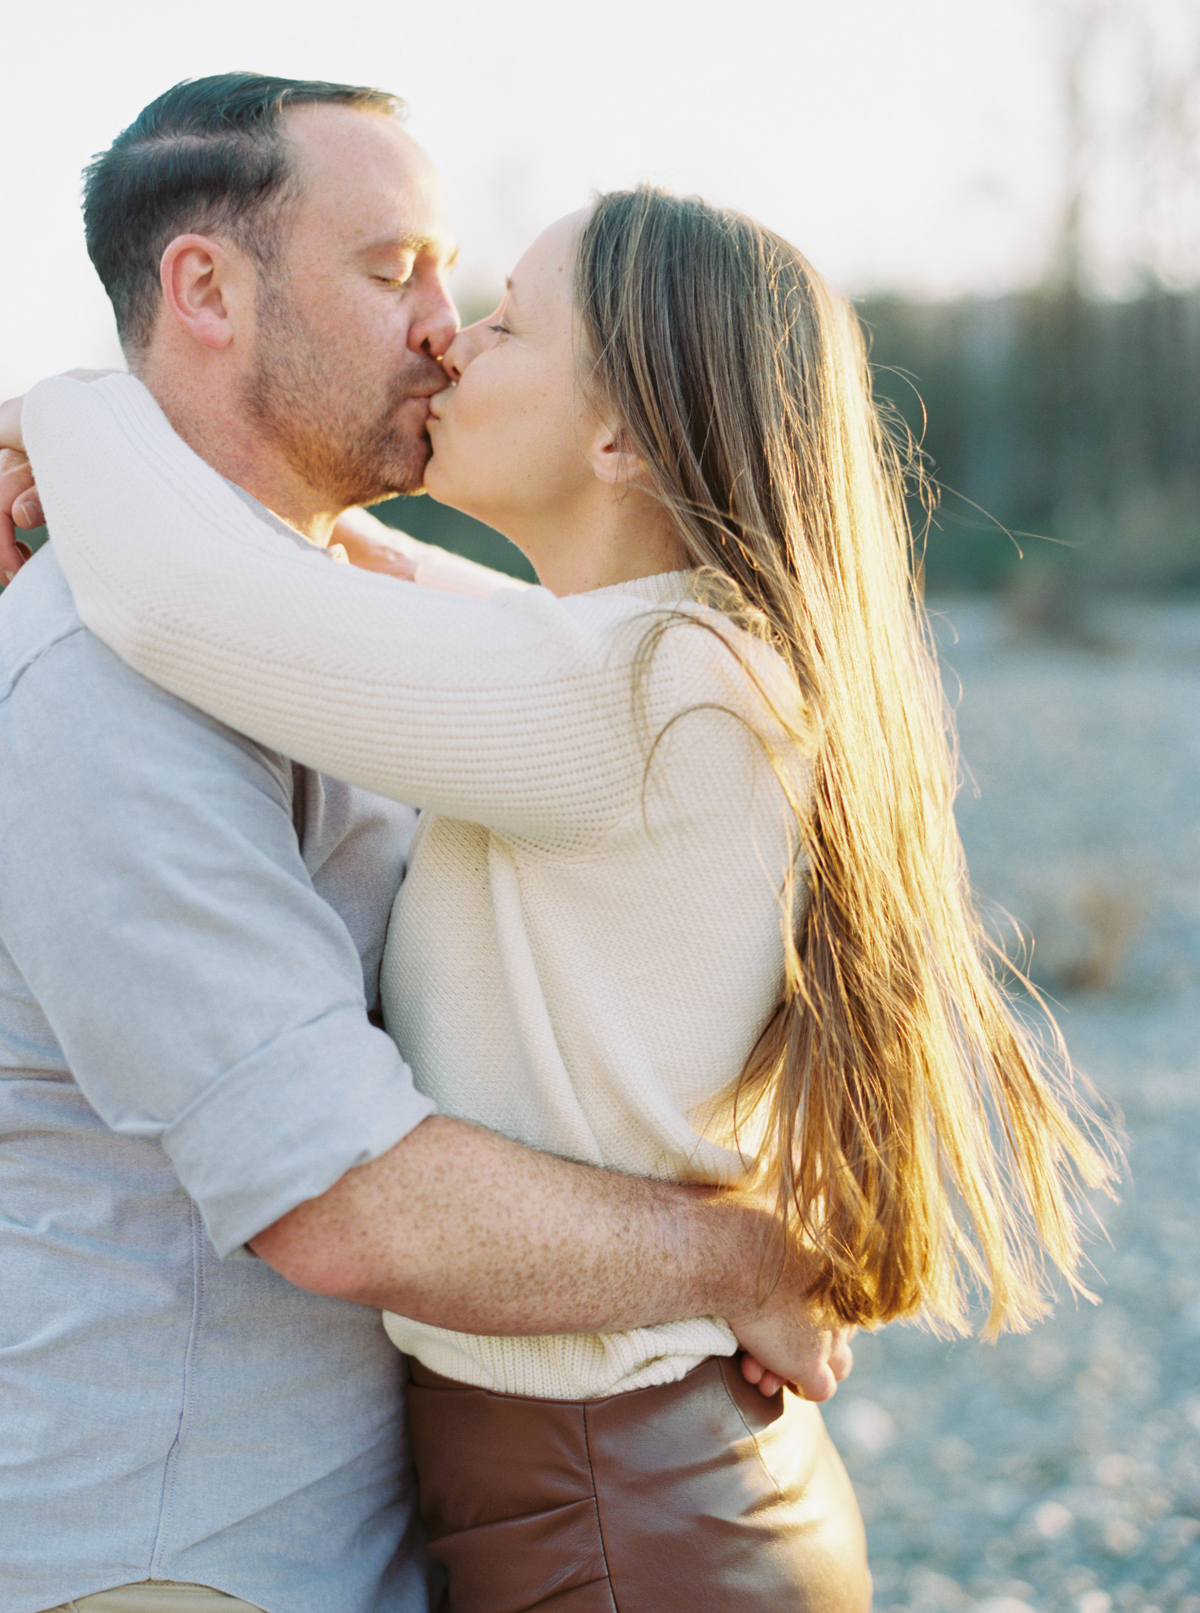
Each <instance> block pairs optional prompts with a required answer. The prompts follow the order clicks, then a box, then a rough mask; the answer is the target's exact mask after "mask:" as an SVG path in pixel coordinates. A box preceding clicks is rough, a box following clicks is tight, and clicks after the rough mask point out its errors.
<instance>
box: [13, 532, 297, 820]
mask: <svg viewBox="0 0 1200 1613" xmlns="http://www.w3.org/2000/svg"><path fill="white" fill-rule="evenodd" d="M39 741H40V743H39ZM54 747H57V748H59V749H60V750H61V749H62V748H64V747H65V748H67V749H68V750H74V749H75V748H76V747H78V749H79V753H80V755H81V756H86V757H88V758H90V759H91V760H92V761H93V762H94V761H95V760H96V757H97V754H98V753H103V754H105V755H106V756H107V757H108V763H107V765H106V767H105V769H104V770H103V771H104V773H105V774H106V775H107V773H108V772H109V771H110V770H117V771H119V772H120V773H122V774H125V773H129V772H132V773H144V772H145V771H146V770H147V769H148V768H150V769H153V767H154V762H153V758H154V757H155V756H157V757H158V759H159V763H160V764H161V767H162V768H164V769H170V768H171V767H172V766H174V767H175V769H176V771H178V769H179V768H180V767H182V768H184V769H185V770H188V771H196V770H198V769H203V768H205V767H211V766H213V765H215V766H217V767H228V766H230V765H232V766H233V767H234V768H236V769H237V771H238V772H241V773H245V774H246V776H247V778H248V779H250V778H257V779H260V780H261V779H263V778H264V775H266V778H265V780H264V782H265V783H266V787H267V788H268V790H269V791H270V793H271V794H272V795H276V796H279V797H280V798H281V799H284V800H290V798H291V795H292V790H293V782H294V778H293V767H292V763H291V762H290V761H288V760H287V759H286V758H285V757H283V756H281V755H279V754H278V753H277V752H275V751H270V750H267V749H266V748H265V747H264V746H261V745H258V744H256V743H255V742H254V741H253V740H251V739H247V738H246V736H245V735H243V734H238V733H235V732H234V730H232V729H230V728H227V727H226V726H225V725H224V724H222V723H220V722H218V721H217V720H216V718H213V717H209V716H207V715H206V714H205V713H204V712H202V711H200V710H198V709H197V708H196V707H195V706H190V705H188V704H187V702H186V701H183V700H180V699H177V698H176V696H174V695H171V694H168V693H166V691H165V690H162V689H159V688H158V687H156V685H154V684H153V683H151V682H149V680H148V679H146V678H144V677H142V676H141V674H140V673H138V672H135V671H133V669H132V668H130V667H127V666H126V665H125V664H124V663H123V662H122V661H121V660H120V658H119V657H118V656H116V655H115V654H114V653H113V652H112V651H111V650H110V649H108V648H107V647H106V646H105V645H104V644H103V643H101V641H100V640H99V639H98V638H97V637H96V636H95V634H93V633H91V632H89V630H88V629H87V628H86V627H85V626H84V624H83V622H82V621H81V620H80V618H79V613H78V611H77V610H76V609H75V602H74V599H73V598H72V596H71V590H70V587H69V586H68V584H67V580H66V578H65V576H64V575H63V572H62V568H61V567H60V566H59V564H58V561H57V560H56V558H55V556H54V553H53V551H52V549H51V548H50V547H49V546H47V547H46V548H43V549H42V550H41V551H40V552H39V553H38V554H36V555H35V556H34V558H33V560H32V561H30V562H29V563H28V564H27V565H25V566H23V567H22V569H21V571H20V572H19V574H18V576H17V578H16V580H15V582H14V583H13V584H12V585H11V587H10V588H9V589H6V590H5V593H4V595H3V596H2V597H0V751H4V750H14V748H15V750H16V751H19V752H20V753H21V754H22V755H24V756H26V757H28V756H33V755H36V756H38V757H39V758H40V759H41V761H42V762H43V763H44V762H45V761H46V760H47V751H48V750H50V749H51V748H54Z"/></svg>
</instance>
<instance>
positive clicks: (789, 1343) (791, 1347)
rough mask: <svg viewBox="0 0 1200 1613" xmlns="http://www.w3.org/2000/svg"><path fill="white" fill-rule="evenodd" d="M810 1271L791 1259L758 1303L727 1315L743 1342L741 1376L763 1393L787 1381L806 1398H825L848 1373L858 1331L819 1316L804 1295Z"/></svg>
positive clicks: (777, 1388)
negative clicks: (777, 1280) (768, 1291)
mask: <svg viewBox="0 0 1200 1613" xmlns="http://www.w3.org/2000/svg"><path fill="white" fill-rule="evenodd" d="M808 1276H809V1273H808V1271H807V1269H806V1267H805V1265H804V1264H803V1262H802V1261H801V1260H800V1259H799V1258H798V1257H793V1258H792V1260H791V1261H790V1262H789V1264H788V1267H787V1269H786V1270H785V1271H784V1273H783V1276H782V1277H781V1278H780V1280H779V1282H778V1283H777V1284H776V1285H775V1287H774V1288H773V1289H772V1290H771V1292H770V1293H769V1294H767V1295H766V1297H765V1298H764V1299H763V1300H762V1302H761V1304H757V1305H755V1306H754V1307H753V1308H752V1309H747V1310H746V1311H745V1312H743V1313H741V1314H740V1315H738V1316H730V1317H728V1318H727V1320H728V1322H729V1325H730V1327H731V1328H732V1329H733V1332H734V1334H735V1336H736V1338H737V1341H738V1343H739V1344H740V1345H741V1346H742V1349H743V1350H744V1351H745V1354H744V1355H743V1356H742V1362H741V1366H742V1376H743V1377H744V1378H745V1380H746V1382H747V1383H753V1384H757V1386H758V1388H759V1389H760V1391H761V1392H762V1393H763V1394H764V1395H768V1396H769V1395H774V1394H778V1392H779V1390H780V1389H782V1388H783V1387H784V1386H785V1385H786V1386H787V1387H789V1388H791V1389H794V1390H795V1391H796V1393H797V1394H799V1395H802V1396H803V1397H804V1399H805V1400H815V1401H822V1400H829V1399H831V1398H832V1396H833V1395H835V1394H836V1393H837V1386H838V1384H839V1383H841V1382H842V1380H843V1379H845V1378H848V1377H849V1376H850V1370H851V1368H852V1367H853V1365H854V1355H853V1352H852V1351H851V1349H850V1340H851V1339H852V1338H853V1337H854V1334H855V1331H856V1329H854V1328H852V1327H845V1326H843V1325H842V1324H841V1323H839V1322H838V1321H837V1320H836V1319H835V1318H832V1317H830V1316H829V1315H828V1314H823V1313H822V1312H821V1311H820V1310H819V1309H818V1308H817V1307H815V1306H814V1305H813V1304H812V1303H811V1301H810V1300H808V1299H807V1298H806V1297H805V1289H806V1287H807V1285H808Z"/></svg>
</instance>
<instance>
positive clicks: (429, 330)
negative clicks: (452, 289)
mask: <svg viewBox="0 0 1200 1613" xmlns="http://www.w3.org/2000/svg"><path fill="white" fill-rule="evenodd" d="M457 330H458V309H457V308H456V307H455V306H454V299H453V297H451V295H450V293H449V291H447V289H446V287H445V286H443V285H441V284H440V283H439V285H438V288H437V291H436V293H435V294H431V296H430V300H429V303H428V305H427V306H426V307H425V308H423V309H422V310H421V313H420V315H419V317H418V318H416V319H414V320H413V322H412V324H411V325H410V326H409V327H408V345H409V347H410V348H412V350H413V352H414V353H428V354H429V355H430V357H432V358H441V356H442V354H443V353H444V352H445V351H446V349H447V348H448V347H449V346H450V344H451V342H453V340H454V337H455V334H456V332H457Z"/></svg>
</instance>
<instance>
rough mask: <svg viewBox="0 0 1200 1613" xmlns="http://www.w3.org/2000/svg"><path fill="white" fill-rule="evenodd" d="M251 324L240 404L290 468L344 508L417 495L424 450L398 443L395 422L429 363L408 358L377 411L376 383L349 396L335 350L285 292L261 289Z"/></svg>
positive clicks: (405, 440) (422, 445)
mask: <svg viewBox="0 0 1200 1613" xmlns="http://www.w3.org/2000/svg"><path fill="white" fill-rule="evenodd" d="M257 323H258V329H257V340H256V344H255V345H256V352H255V359H256V362H255V365H254V369H253V371H252V372H251V374H250V377H249V379H248V380H247V382H246V385H245V391H244V394H243V403H244V406H245V408H246V411H247V413H248V415H249V417H250V419H252V420H253V421H254V422H255V424H256V425H257V426H258V428H259V430H260V431H261V432H262V434H263V436H264V438H266V440H267V441H269V442H270V443H271V444H272V445H273V446H274V447H275V448H277V449H278V450H279V451H280V452H281V453H282V454H283V456H284V458H285V460H286V461H287V463H288V465H289V466H290V467H291V469H292V470H293V471H295V472H296V474H297V475H298V476H300V477H302V478H303V479H304V481H305V482H306V483H307V484H308V485H309V486H310V487H312V488H314V489H316V490H318V491H319V492H320V493H321V494H322V495H323V496H324V497H328V499H329V501H330V504H331V505H336V506H337V507H338V508H341V509H349V508H350V507H351V506H353V505H358V504H372V503H376V502H377V501H378V500H380V499H383V498H389V497H391V496H392V495H393V494H395V493H416V492H418V491H419V490H420V487H421V481H422V477H423V476H424V473H425V462H426V460H427V459H428V457H429V444H428V441H427V439H426V438H425V437H424V436H422V437H421V438H419V439H416V440H414V439H413V438H412V437H411V436H410V437H405V436H404V435H403V434H402V433H401V431H400V430H399V428H398V427H397V424H396V418H395V417H396V413H397V410H398V409H399V407H400V406H401V405H402V404H403V403H404V402H405V401H406V400H407V399H408V398H410V397H411V396H413V388H414V386H421V387H423V386H426V385H428V376H427V374H426V372H427V370H428V367H429V366H428V364H426V363H424V362H422V361H421V360H418V359H417V358H416V357H415V355H414V356H413V362H412V363H411V364H410V365H406V366H405V369H404V371H402V372H400V373H399V374H397V375H395V376H394V377H392V378H391V379H390V381H389V383H388V386H387V391H386V395H385V398H384V401H383V403H382V405H374V403H373V399H372V397H371V391H372V390H374V386H372V387H371V388H364V389H363V390H362V391H358V390H356V388H355V386H354V377H353V375H352V374H350V373H348V367H347V366H345V365H342V364H339V363H338V354H337V352H336V350H331V346H332V344H322V343H320V342H318V341H317V340H316V339H315V338H314V337H313V334H312V332H311V331H310V330H309V329H308V328H307V327H306V325H305V323H304V321H303V319H302V318H301V317H300V316H299V315H298V314H297V312H296V310H295V308H294V307H293V306H292V304H291V302H290V300H289V299H288V297H287V294H286V292H285V291H284V289H283V288H282V287H281V286H279V285H278V284H273V283H271V282H270V281H269V280H263V281H260V284H259V296H258V322H257ZM430 362H432V361H430ZM372 380H373V382H374V378H372Z"/></svg>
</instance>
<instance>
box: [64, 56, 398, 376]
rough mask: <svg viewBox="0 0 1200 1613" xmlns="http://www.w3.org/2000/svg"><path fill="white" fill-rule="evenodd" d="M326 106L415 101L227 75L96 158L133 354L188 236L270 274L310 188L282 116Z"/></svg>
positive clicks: (104, 241)
mask: <svg viewBox="0 0 1200 1613" xmlns="http://www.w3.org/2000/svg"><path fill="white" fill-rule="evenodd" d="M324 103H332V104H334V105H341V106H350V107H357V108H359V109H361V110H363V111H368V112H383V113H386V114H389V115H391V116H402V115H403V113H404V110H405V108H404V103H403V101H401V100H400V99H399V98H398V97H397V96H394V95H389V94H388V93H387V92H386V91H384V90H375V89H368V88H365V87H362V86H358V85H352V84H328V83H325V82H323V81H322V80H319V79H294V78H270V77H267V76H265V75H263V74H261V73H217V74H214V75H213V76H212V77H210V78H197V79H185V80H184V81H183V82H182V83H181V84H176V85H175V86H174V88H173V89H169V90H168V91H167V92H166V94H165V95H160V96H159V97H158V99H157V100H156V101H151V103H150V105H149V106H148V107H146V109H145V111H143V112H142V113H141V114H140V115H139V116H138V118H137V119H136V120H135V121H134V122H133V123H131V124H130V125H129V127H128V128H127V129H125V130H123V131H122V132H121V133H120V134H119V135H118V136H117V138H116V139H115V140H114V141H113V143H112V145H111V146H110V147H109V148H108V150H107V151H105V152H102V153H101V154H100V155H99V156H98V157H96V158H95V159H94V160H93V161H92V163H91V164H90V165H89V167H88V168H87V169H86V170H85V172H84V192H83V219H84V228H85V230H86V234H87V249H88V255H89V257H90V258H91V260H92V262H93V264H94V265H95V267H96V273H97V274H98V275H99V276H100V279H101V281H102V282H103V284H104V289H105V291H107V292H108V295H109V298H110V299H111V301H112V305H113V310H114V312H115V313H116V316H117V333H118V335H119V336H120V338H121V345H122V347H124V349H125V351H126V352H127V353H139V352H143V351H144V350H145V349H146V348H147V347H148V346H149V344H150V340H151V338H152V336H153V334H154V326H155V321H156V319H157V317H158V309H159V306H160V287H159V262H160V260H161V258H162V254H163V252H164V250H165V249H166V247H167V245H168V244H169V243H170V242H171V241H172V240H174V238H175V237H176V236H177V235H185V234H189V233H191V232H193V231H194V232H196V233H198V234H201V235H216V236H223V237H225V238H226V239H228V240H230V241H232V243H233V244H234V245H235V246H238V247H240V248H241V249H242V250H243V251H245V252H248V253H249V254H250V255H251V256H252V257H253V258H254V260H255V262H256V263H257V264H258V266H259V268H260V269H261V270H263V271H267V270H269V269H271V268H272V267H273V266H274V264H275V263H276V262H277V261H278V255H279V250H280V235H281V229H280V226H281V221H282V215H283V213H284V212H285V211H286V208H287V206H288V204H289V202H291V201H292V200H294V199H295V197H296V196H297V194H298V189H297V185H296V180H295V172H294V167H293V161H292V151H291V148H290V147H289V144H288V141H287V140H286V138H285V137H284V133H283V129H282V127H281V118H282V114H283V113H284V112H285V111H286V110H287V109H288V108H290V107H295V106H312V105H318V104H324Z"/></svg>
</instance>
